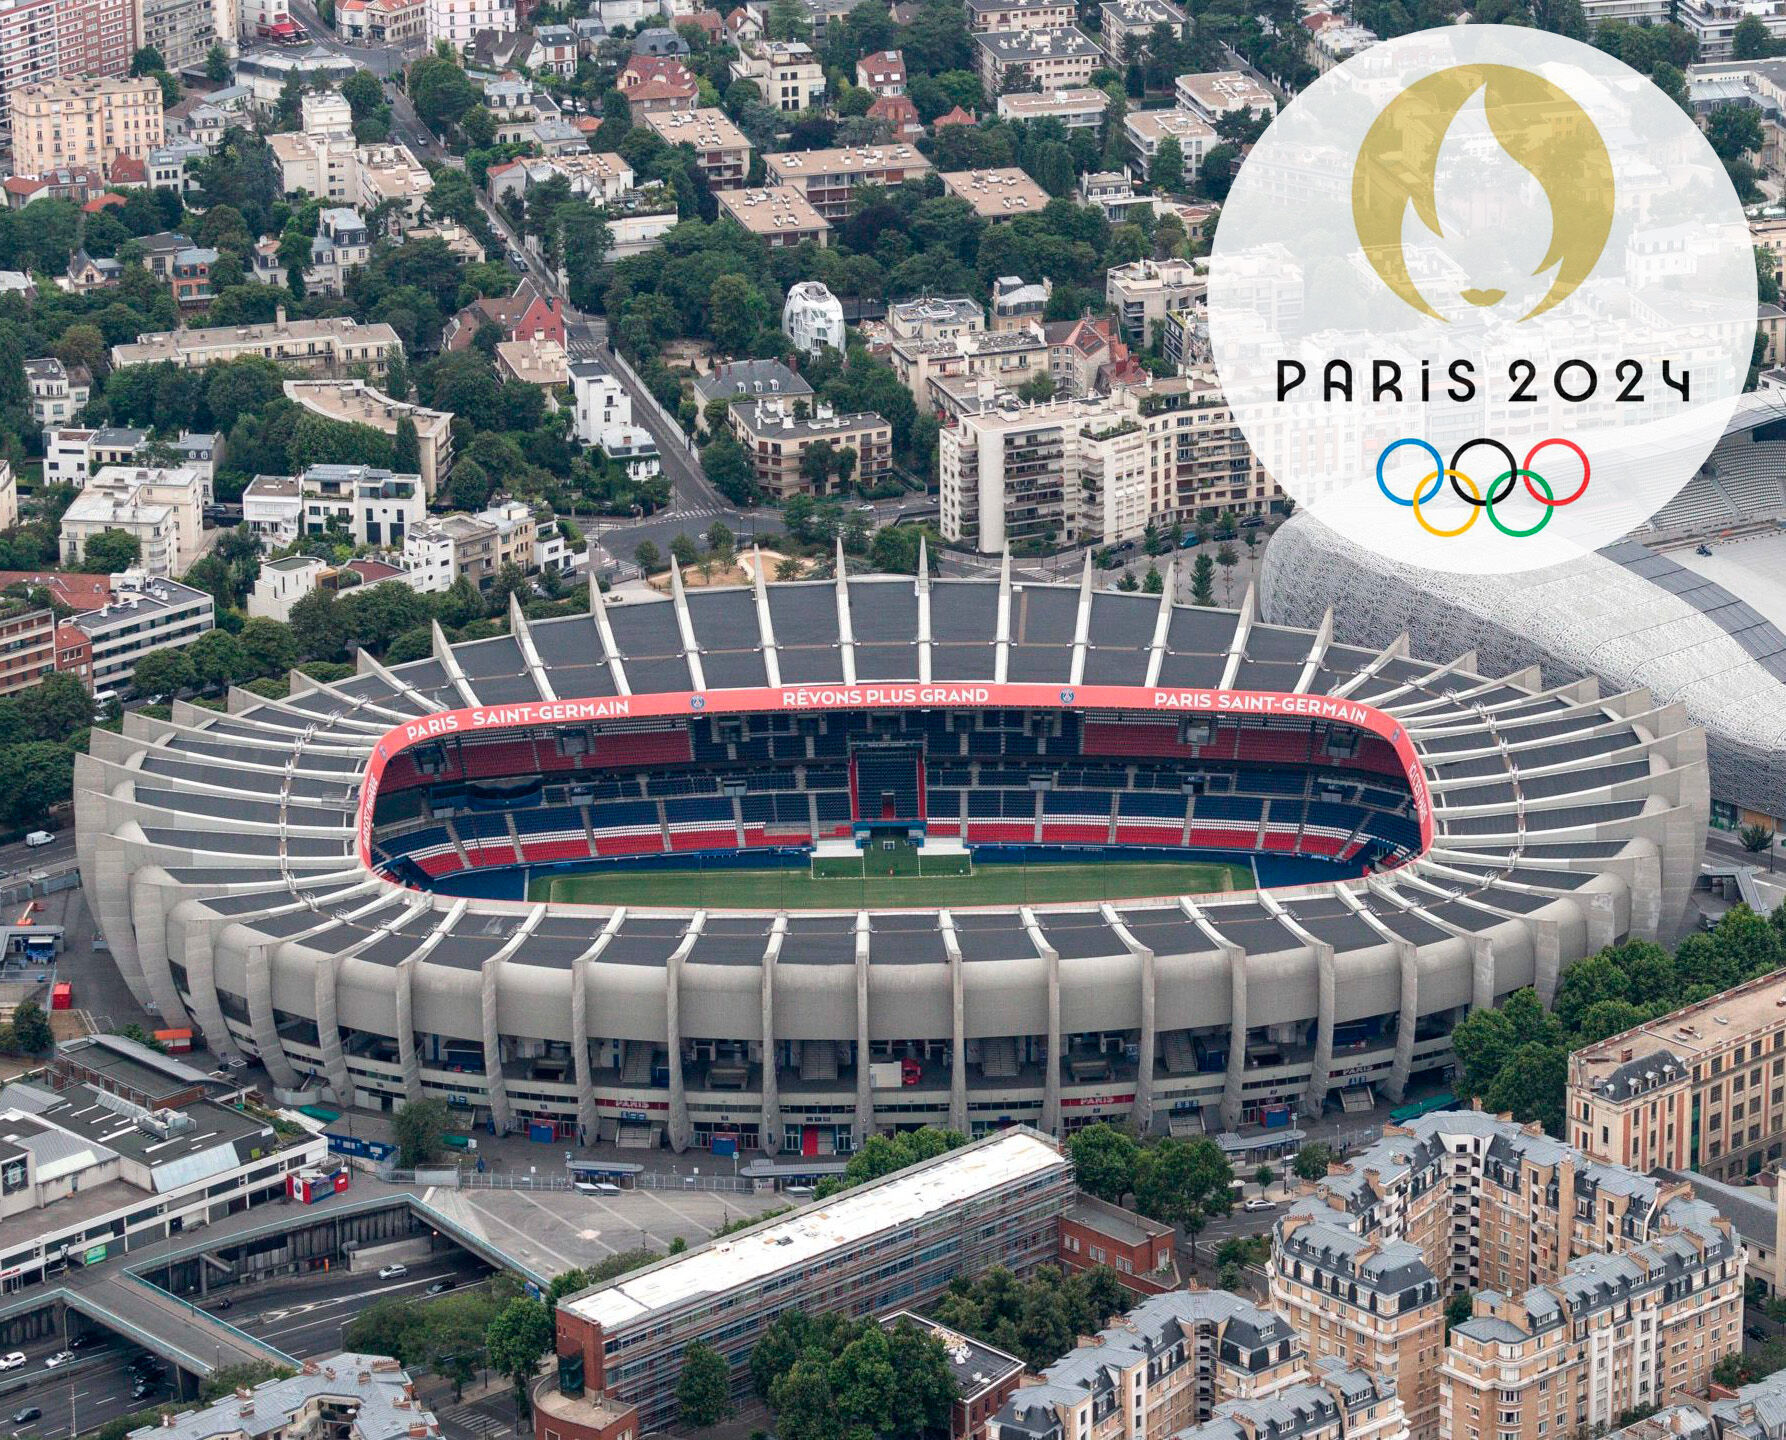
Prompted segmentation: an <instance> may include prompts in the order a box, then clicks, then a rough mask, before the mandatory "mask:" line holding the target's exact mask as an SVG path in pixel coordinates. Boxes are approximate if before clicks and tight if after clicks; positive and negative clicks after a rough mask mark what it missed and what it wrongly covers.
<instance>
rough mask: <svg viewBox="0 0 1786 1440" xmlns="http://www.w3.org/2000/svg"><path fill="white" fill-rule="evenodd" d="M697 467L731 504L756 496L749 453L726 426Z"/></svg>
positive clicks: (744, 501)
mask: <svg viewBox="0 0 1786 1440" xmlns="http://www.w3.org/2000/svg"><path fill="white" fill-rule="evenodd" d="M722 278H723V277H722ZM701 469H702V470H703V471H705V472H706V475H707V478H708V479H709V480H711V481H712V482H713V485H714V487H715V488H716V489H717V490H718V491H719V493H720V494H721V495H724V496H725V497H726V499H728V500H730V501H732V502H733V503H734V504H738V505H746V504H750V503H752V502H753V501H754V500H755V499H756V493H757V491H756V477H755V473H754V472H753V471H752V469H751V464H750V456H749V455H748V454H746V453H745V449H744V447H743V446H742V445H740V444H739V443H738V439H737V437H736V436H734V435H733V434H732V432H731V431H730V430H721V431H719V432H718V433H717V434H716V435H714V437H713V438H712V439H711V440H710V441H708V442H707V444H706V446H705V447H704V448H703V449H702V451H701Z"/></svg>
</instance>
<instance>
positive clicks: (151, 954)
mask: <svg viewBox="0 0 1786 1440" xmlns="http://www.w3.org/2000/svg"><path fill="white" fill-rule="evenodd" d="M151 873H154V874H157V875H165V874H166V873H167V872H166V871H164V870H161V869H160V868H159V867H156V868H155V869H154V871H153V872H151V871H150V870H149V869H147V868H145V869H143V870H139V871H137V872H136V873H134V874H132V873H130V872H129V871H128V870H126V871H123V872H121V873H120V874H119V877H118V881H117V886H118V888H117V890H116V892H115V893H116V894H117V895H118V896H120V897H121V898H122V900H123V904H122V905H121V906H120V907H119V908H120V909H121V910H122V912H123V914H122V918H121V919H119V920H118V921H117V922H116V923H113V924H107V925H103V926H101V927H100V928H101V933H102V934H104V935H106V936H107V937H110V936H113V935H117V934H120V933H128V935H129V936H130V942H129V944H130V953H131V959H132V961H134V962H135V965H136V966H138V967H140V970H139V973H140V976H141V981H142V983H143V985H144V986H145V987H146V988H147V990H148V992H149V997H150V998H151V999H152V1000H153V1001H154V1002H155V1010H156V1013H157V1014H159V1015H160V1016H161V1023H162V1024H163V1025H170V1026H177V1025H187V1024H197V1025H199V1026H200V1027H201V1028H203V1029H204V1030H205V1032H206V1033H205V1038H206V1039H207V1040H212V1037H211V1033H210V1032H211V1028H212V1026H211V1025H207V1024H206V1023H205V1021H204V1020H203V1019H202V1018H201V1017H199V1016H196V1015H193V1014H192V1013H191V1012H189V1011H188V1010H187V1008H186V1002H185V1001H183V1000H182V999H181V998H180V992H179V990H178V989H177V988H176V987H175V985H174V972H173V970H172V968H171V967H170V965H169V957H168V949H167V913H166V906H165V901H166V898H167V896H166V892H164V891H163V890H162V888H161V887H160V886H159V885H154V884H150V883H149V877H150V875H151ZM92 893H93V892H92V891H90V890H89V891H88V892H87V894H89V895H91V894H92ZM98 919H99V917H98V916H97V915H95V917H94V920H95V923H98ZM108 943H111V942H110V940H109V938H108ZM115 953H116V952H115V951H114V955H115ZM120 973H122V974H128V972H126V971H124V970H123V969H122V967H120ZM186 981H187V984H188V986H189V987H190V988H191V989H192V990H193V991H194V992H195V998H194V1002H193V1003H194V1004H196V1003H197V999H196V991H197V990H198V982H197V980H195V979H194V978H193V976H192V974H191V972H190V969H189V970H188V973H187V976H186ZM131 989H132V993H135V990H136V987H135V986H132V987H131ZM215 993H216V992H215V989H214V988H213V991H212V995H213V1003H215ZM139 998H140V997H139ZM222 1018H223V1017H222V1015H221V1014H219V1015H218V1017H217V1019H216V1020H215V1021H213V1022H212V1024H213V1025H217V1026H221V1024H222ZM212 1043H213V1044H216V1043H220V1042H219V1041H218V1040H212Z"/></svg>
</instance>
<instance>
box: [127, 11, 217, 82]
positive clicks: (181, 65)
mask: <svg viewBox="0 0 1786 1440" xmlns="http://www.w3.org/2000/svg"><path fill="white" fill-rule="evenodd" d="M224 8H225V7H222V6H218V5H214V4H213V3H212V0H143V12H142V13H143V44H145V45H152V46H154V47H155V49H157V50H159V51H160V52H161V58H162V60H163V61H164V62H166V64H167V68H168V70H169V72H170V73H172V74H175V75H178V74H179V73H180V72H181V71H182V70H184V69H185V68H186V67H187V66H189V65H203V64H204V63H205V57H206V56H207V55H208V54H209V53H210V51H211V47H212V46H213V45H216V44H218V43H220V42H222V41H224V40H225V39H227V41H228V45H229V46H230V47H233V46H234V45H235V43H236V36H235V35H234V33H231V34H230V35H229V36H227V37H225V36H223V35H221V34H219V32H218V29H217V22H218V18H219V17H218V12H219V10H223V9H224ZM225 13H226V14H227V11H226V12H225Z"/></svg>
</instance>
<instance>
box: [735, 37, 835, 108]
mask: <svg viewBox="0 0 1786 1440" xmlns="http://www.w3.org/2000/svg"><path fill="white" fill-rule="evenodd" d="M732 78H733V79H734V80H752V81H755V82H756V85H757V87H758V88H759V89H760V90H761V91H762V92H763V103H764V104H765V105H767V106H768V107H769V108H770V109H771V110H777V111H780V112H781V113H783V114H792V113H795V112H797V111H801V110H817V109H818V108H819V107H820V106H822V105H823V104H824V101H825V69H824V66H822V65H820V64H819V57H818V56H817V55H816V54H814V53H813V48H812V46H810V45H808V44H806V42H805V41H803V40H758V41H757V42H756V43H755V44H754V45H753V46H752V47H751V48H750V49H748V50H746V51H745V52H744V53H743V54H741V55H740V56H739V57H738V58H737V59H736V60H734V61H733V62H732Z"/></svg>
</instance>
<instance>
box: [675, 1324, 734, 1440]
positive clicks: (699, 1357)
mask: <svg viewBox="0 0 1786 1440" xmlns="http://www.w3.org/2000/svg"><path fill="white" fill-rule="evenodd" d="M676 1408H677V1410H678V1411H679V1412H680V1418H681V1420H682V1423H683V1424H684V1425H689V1426H692V1427H694V1428H695V1429H696V1430H706V1429H708V1428H709V1427H710V1426H714V1425H717V1424H719V1422H720V1421H722V1420H724V1419H727V1418H728V1417H729V1416H730V1415H731V1413H732V1372H731V1367H729V1366H728V1365H727V1364H726V1360H725V1356H723V1355H721V1354H720V1353H719V1351H717V1350H715V1349H714V1348H713V1347H712V1346H711V1345H708V1344H705V1343H703V1342H702V1341H699V1340H696V1341H695V1342H694V1343H693V1344H692V1345H690V1346H689V1347H688V1348H687V1349H686V1350H684V1351H683V1352H682V1374H681V1375H680V1376H679V1377H678V1379H677V1381H676Z"/></svg>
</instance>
